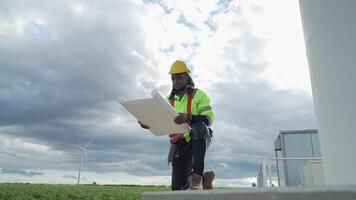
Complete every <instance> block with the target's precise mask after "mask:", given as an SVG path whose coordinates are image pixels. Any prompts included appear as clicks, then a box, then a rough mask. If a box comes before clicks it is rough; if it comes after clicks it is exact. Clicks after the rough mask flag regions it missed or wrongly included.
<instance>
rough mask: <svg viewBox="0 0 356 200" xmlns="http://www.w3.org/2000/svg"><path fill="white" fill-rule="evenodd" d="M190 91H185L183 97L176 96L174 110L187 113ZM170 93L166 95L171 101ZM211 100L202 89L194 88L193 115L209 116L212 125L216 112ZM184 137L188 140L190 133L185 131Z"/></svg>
mask: <svg viewBox="0 0 356 200" xmlns="http://www.w3.org/2000/svg"><path fill="white" fill-rule="evenodd" d="M188 95H189V94H188V93H185V94H184V96H183V97H180V96H179V95H175V96H174V103H173V104H174V110H175V111H176V112H177V113H184V114H188V113H187V105H188ZM169 96H170V95H168V96H167V97H166V99H167V101H169V102H170V99H169ZM210 104H211V101H210V98H209V96H208V95H207V94H206V93H205V92H204V91H202V90H200V89H194V90H193V93H192V101H191V114H192V115H204V116H206V117H207V118H208V121H209V124H207V125H208V126H211V125H212V124H213V123H214V113H213V110H212V108H211V105H210ZM183 136H184V138H185V140H186V141H189V140H190V135H189V133H184V135H183Z"/></svg>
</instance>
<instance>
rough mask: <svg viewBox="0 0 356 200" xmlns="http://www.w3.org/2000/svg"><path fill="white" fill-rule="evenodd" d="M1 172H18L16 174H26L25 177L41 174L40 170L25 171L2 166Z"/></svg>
mask: <svg viewBox="0 0 356 200" xmlns="http://www.w3.org/2000/svg"><path fill="white" fill-rule="evenodd" d="M1 174H18V175H21V176H27V177H32V176H40V175H43V173H42V172H35V171H25V170H22V169H4V168H2V169H1Z"/></svg>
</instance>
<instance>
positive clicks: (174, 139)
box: [169, 134, 184, 144]
mask: <svg viewBox="0 0 356 200" xmlns="http://www.w3.org/2000/svg"><path fill="white" fill-rule="evenodd" d="M183 138H184V137H183V134H170V135H169V139H170V142H171V144H177V143H178V142H179V141H181V140H183Z"/></svg>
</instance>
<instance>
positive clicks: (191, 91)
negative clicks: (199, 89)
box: [170, 90, 193, 141]
mask: <svg viewBox="0 0 356 200" xmlns="http://www.w3.org/2000/svg"><path fill="white" fill-rule="evenodd" d="M192 99H193V90H189V92H188V102H187V114H188V121H187V123H188V124H189V125H191V121H190V118H191V117H190V116H191V114H192ZM170 100H171V101H170V103H171V105H172V107H173V108H174V101H175V99H174V98H171V99H170ZM170 137H171V139H173V138H174V137H175V136H174V134H172V135H170ZM178 137H179V136H178ZM180 138H181V139H183V138H185V137H184V134H180ZM186 139H187V138H186ZM187 141H188V140H187Z"/></svg>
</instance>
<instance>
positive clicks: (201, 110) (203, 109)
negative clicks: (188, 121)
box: [199, 106, 212, 114]
mask: <svg viewBox="0 0 356 200" xmlns="http://www.w3.org/2000/svg"><path fill="white" fill-rule="evenodd" d="M211 109H212V108H211V106H205V107H203V108H201V109H200V110H199V113H200V114H201V113H203V112H206V111H209V110H211Z"/></svg>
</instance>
